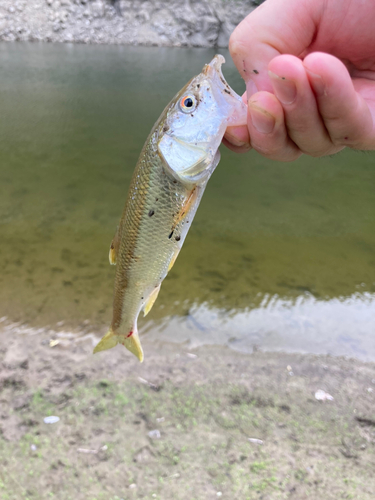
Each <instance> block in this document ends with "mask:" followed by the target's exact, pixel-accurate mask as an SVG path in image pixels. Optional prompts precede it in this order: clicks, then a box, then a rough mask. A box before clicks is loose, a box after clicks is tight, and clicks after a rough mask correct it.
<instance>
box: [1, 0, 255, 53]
mask: <svg viewBox="0 0 375 500" xmlns="http://www.w3.org/2000/svg"><path fill="white" fill-rule="evenodd" d="M259 3H261V2H260V1H258V0H203V1H201V0H199V1H198V0H173V1H172V0H164V1H155V2H154V1H152V2H151V1H147V0H146V1H144V0H28V1H26V0H18V1H16V2H14V0H3V1H2V2H1V5H0V40H6V41H14V40H20V41H47V42H78V43H106V44H127V45H129V44H131V45H159V46H187V47H226V46H227V45H228V40H229V36H230V34H231V32H232V31H233V29H234V28H235V26H236V25H237V24H238V23H239V22H240V21H241V20H242V19H243V18H244V17H245V16H246V15H247V14H249V12H251V10H253V9H254V7H255V6H256V5H258V4H259Z"/></svg>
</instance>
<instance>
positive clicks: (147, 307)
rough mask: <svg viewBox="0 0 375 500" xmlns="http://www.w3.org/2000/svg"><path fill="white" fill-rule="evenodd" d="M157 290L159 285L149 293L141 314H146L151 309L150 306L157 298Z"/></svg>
mask: <svg viewBox="0 0 375 500" xmlns="http://www.w3.org/2000/svg"><path fill="white" fill-rule="evenodd" d="M159 292H160V285H159V286H158V287H157V288H155V289H154V290H153V291H152V292H151V293H150V296H149V298H148V299H147V302H146V304H145V305H144V308H143V316H147V314H148V313H149V312H150V311H151V309H152V306H153V305H154V304H155V300H156V299H157V298H158V295H159Z"/></svg>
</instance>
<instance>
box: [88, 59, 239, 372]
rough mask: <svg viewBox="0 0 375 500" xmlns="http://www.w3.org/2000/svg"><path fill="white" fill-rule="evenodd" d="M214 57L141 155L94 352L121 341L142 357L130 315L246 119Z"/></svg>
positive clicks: (175, 250) (141, 304)
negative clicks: (107, 317) (107, 319)
mask: <svg viewBox="0 0 375 500" xmlns="http://www.w3.org/2000/svg"><path fill="white" fill-rule="evenodd" d="M224 62H225V59H224V57H223V56H222V55H216V56H215V57H214V58H213V59H212V61H211V62H210V63H209V64H206V65H205V66H204V68H203V70H202V72H201V73H200V74H199V75H198V76H196V77H194V78H192V79H191V80H190V81H189V82H188V83H187V84H186V85H185V86H184V87H183V88H182V89H181V90H180V92H178V93H177V95H176V96H175V97H174V98H173V99H172V100H171V102H170V103H169V104H168V105H167V106H166V108H165V109H164V111H163V112H162V114H161V116H160V117H159V119H158V120H157V122H156V123H155V125H154V127H153V128H152V130H151V132H150V135H149V136H148V138H147V140H146V142H145V144H144V146H143V149H142V151H141V153H140V156H139V159H138V162H137V164H136V167H135V171H134V174H133V177H132V180H131V184H130V188H129V193H128V197H127V201H126V204H125V208H124V211H123V214H122V217H121V220H120V223H119V226H118V228H117V231H116V233H115V236H114V238H113V240H112V243H111V246H110V251H109V261H110V264H115V265H116V274H115V287H114V298H113V317H112V323H111V326H110V329H109V331H108V332H107V333H106V335H104V337H103V338H102V339H101V340H100V342H99V343H98V344H97V346H96V347H95V349H94V353H97V352H100V351H104V350H106V349H111V348H112V347H115V346H116V345H117V344H122V345H123V346H125V347H126V348H127V349H128V350H129V351H130V352H131V353H133V354H134V355H135V356H136V357H137V358H138V359H139V361H141V362H142V361H143V357H144V355H143V349H142V346H141V343H140V339H139V335H138V328H137V320H138V316H139V314H140V312H141V311H142V310H143V312H144V315H145V316H146V315H147V314H148V313H149V312H150V310H151V308H152V306H153V304H154V303H155V301H156V298H157V296H158V293H159V290H160V286H161V283H162V281H163V280H164V278H165V277H166V276H167V274H168V272H169V271H170V270H171V268H172V267H173V264H174V263H175V261H176V259H177V256H178V254H179V252H180V250H181V248H182V245H183V243H184V241H185V238H186V235H187V233H188V230H189V228H190V226H191V223H192V221H193V218H194V215H195V213H196V211H197V208H198V206H199V203H200V201H201V199H202V195H203V193H204V190H205V188H206V186H207V182H208V180H209V178H210V176H211V175H212V173H213V171H214V170H215V168H216V166H217V165H218V163H219V161H220V152H219V149H218V148H219V146H220V143H221V141H222V138H223V135H224V133H225V130H226V128H227V127H228V126H239V125H244V124H246V119H247V106H246V105H245V103H244V102H243V101H242V99H241V97H240V96H239V95H238V94H236V92H235V91H234V90H233V89H232V88H231V87H230V86H229V85H228V83H227V82H226V80H225V79H224V76H223V74H222V71H221V66H222V64H223V63H224Z"/></svg>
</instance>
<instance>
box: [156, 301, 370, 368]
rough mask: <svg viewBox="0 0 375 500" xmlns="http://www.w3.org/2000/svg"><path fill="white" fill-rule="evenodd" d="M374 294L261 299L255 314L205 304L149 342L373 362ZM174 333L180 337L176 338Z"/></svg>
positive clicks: (159, 328)
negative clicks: (167, 342) (326, 355)
mask: <svg viewBox="0 0 375 500" xmlns="http://www.w3.org/2000/svg"><path fill="white" fill-rule="evenodd" d="M374 318H375V294H369V293H364V294H353V295H352V296H350V297H347V298H345V299H341V300H339V299H329V300H317V299H315V298H314V297H312V296H311V295H309V294H306V295H305V296H301V297H299V298H298V299H295V300H287V299H282V298H280V297H277V296H273V297H267V296H263V300H262V303H261V304H260V306H259V307H256V308H253V309H252V308H247V309H245V310H242V311H230V312H229V313H228V311H226V310H222V309H218V308H216V307H209V306H207V305H206V304H202V305H199V306H193V307H189V308H188V310H187V311H186V314H185V316H174V317H172V318H168V319H164V320H162V321H158V322H157V321H154V322H152V323H151V324H149V325H148V328H149V333H148V336H149V337H150V338H151V339H161V340H168V341H175V342H176V341H177V342H187V343H188V345H189V347H198V346H201V345H205V344H212V343H213V339H214V342H215V343H217V344H223V345H228V346H229V347H231V348H233V349H236V350H240V351H243V352H253V351H254V350H257V349H259V348H261V349H262V350H266V351H293V352H309V353H314V354H320V353H327V354H335V355H342V356H350V357H357V358H361V359H362V360H368V361H370V360H374V353H375V336H374V335H371V334H370V332H372V331H373V328H374ZM176 332H178V336H176Z"/></svg>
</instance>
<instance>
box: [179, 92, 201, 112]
mask: <svg viewBox="0 0 375 500" xmlns="http://www.w3.org/2000/svg"><path fill="white" fill-rule="evenodd" d="M196 107H197V100H196V99H195V97H194V96H193V95H185V96H184V97H183V98H182V99H181V100H180V109H181V111H183V112H184V113H191V112H192V111H194V110H195V108H196Z"/></svg>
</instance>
